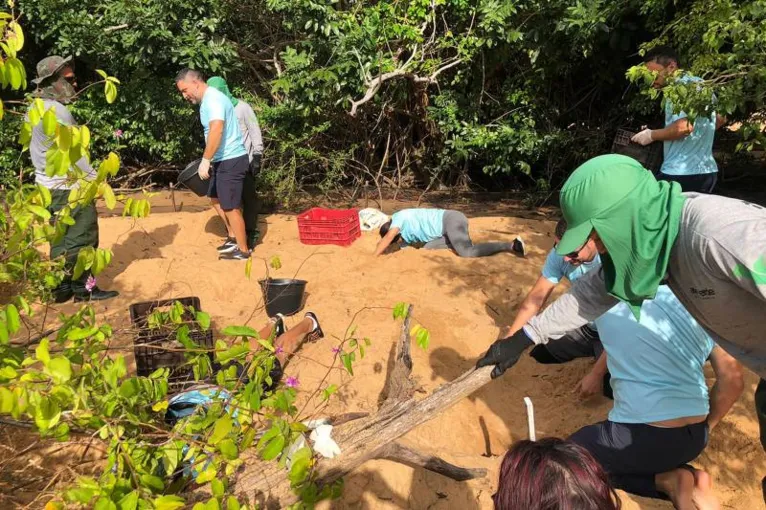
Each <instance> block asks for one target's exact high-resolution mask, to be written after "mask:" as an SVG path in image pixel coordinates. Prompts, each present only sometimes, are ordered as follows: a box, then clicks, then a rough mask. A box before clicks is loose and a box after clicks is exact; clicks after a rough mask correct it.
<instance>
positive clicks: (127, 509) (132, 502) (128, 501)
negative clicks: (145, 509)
mask: <svg viewBox="0 0 766 510" xmlns="http://www.w3.org/2000/svg"><path fill="white" fill-rule="evenodd" d="M117 505H118V506H119V508H120V510H136V507H137V506H138V491H131V492H129V493H127V494H125V495H124V496H123V497H122V499H121V500H120V501H119V502H118V503H117Z"/></svg>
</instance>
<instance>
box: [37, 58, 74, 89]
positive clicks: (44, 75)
mask: <svg viewBox="0 0 766 510" xmlns="http://www.w3.org/2000/svg"><path fill="white" fill-rule="evenodd" d="M71 62H72V57H66V58H64V57H60V56H58V55H53V56H51V57H45V58H44V59H42V60H41V61H40V62H38V63H37V78H35V79H34V80H32V83H34V84H35V85H39V84H40V83H42V82H43V81H44V80H46V79H48V78H50V77H51V76H53V75H55V74H56V73H57V72H59V71H60V70H61V69H62V68H63V67H64V66H66V65H69V64H71Z"/></svg>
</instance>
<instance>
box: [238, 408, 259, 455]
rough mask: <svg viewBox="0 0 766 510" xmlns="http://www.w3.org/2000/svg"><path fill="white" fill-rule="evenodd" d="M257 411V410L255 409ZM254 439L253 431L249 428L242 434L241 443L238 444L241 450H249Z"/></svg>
mask: <svg viewBox="0 0 766 510" xmlns="http://www.w3.org/2000/svg"><path fill="white" fill-rule="evenodd" d="M255 410H256V411H257V409H255ZM254 439H255V429H254V428H252V427H250V428H249V429H247V432H245V433H244V435H243V436H242V441H241V442H240V443H239V446H240V448H242V450H247V449H248V448H250V445H252V444H253V440H254Z"/></svg>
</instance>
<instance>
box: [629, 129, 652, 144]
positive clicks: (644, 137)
mask: <svg viewBox="0 0 766 510" xmlns="http://www.w3.org/2000/svg"><path fill="white" fill-rule="evenodd" d="M630 141H631V142H635V143H639V144H641V145H649V144H650V143H652V142H653V141H654V140H652V130H651V129H644V130H643V131H641V132H640V133H636V134H635V135H633V138H631V139H630Z"/></svg>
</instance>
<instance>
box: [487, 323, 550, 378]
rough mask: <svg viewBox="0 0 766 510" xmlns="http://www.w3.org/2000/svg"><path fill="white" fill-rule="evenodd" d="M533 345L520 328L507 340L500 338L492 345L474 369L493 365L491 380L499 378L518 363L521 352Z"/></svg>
mask: <svg viewBox="0 0 766 510" xmlns="http://www.w3.org/2000/svg"><path fill="white" fill-rule="evenodd" d="M534 344H535V343H534V342H533V341H532V340H530V339H529V337H528V336H527V334H526V333H524V329H523V328H522V329H520V330H518V331H517V332H516V333H514V334H513V335H511V336H509V337H508V338H502V339H500V340H498V341H496V342H495V343H493V344H492V345H491V346H490V348H489V350H488V351H487V353H486V354H485V355H484V357H483V358H481V359H480V360H479V361H478V362H477V363H476V368H481V367H486V366H488V365H495V368H494V370H492V374H491V375H492V379H495V378H497V377H500V376H501V375H503V374H504V373H505V371H506V370H508V369H509V368H511V367H512V366H513V365H515V364H516V362H517V361H519V357H520V356H521V353H522V352H524V351H525V350H526V349H527V348H529V347H531V346H532V345H534Z"/></svg>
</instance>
